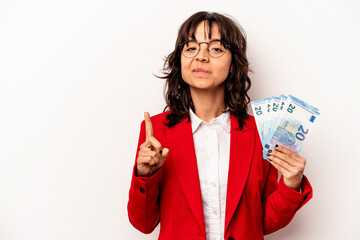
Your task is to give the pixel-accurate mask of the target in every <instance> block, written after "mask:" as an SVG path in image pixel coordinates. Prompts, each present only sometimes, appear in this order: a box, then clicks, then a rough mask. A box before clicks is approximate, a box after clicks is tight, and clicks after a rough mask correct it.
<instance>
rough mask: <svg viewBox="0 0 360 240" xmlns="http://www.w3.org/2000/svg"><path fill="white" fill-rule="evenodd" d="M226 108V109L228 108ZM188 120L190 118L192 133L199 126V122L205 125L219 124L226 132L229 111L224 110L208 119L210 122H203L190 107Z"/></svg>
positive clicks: (228, 131)
mask: <svg viewBox="0 0 360 240" xmlns="http://www.w3.org/2000/svg"><path fill="white" fill-rule="evenodd" d="M228 109H229V108H227V109H226V110H228ZM189 112H190V120H191V127H192V133H194V132H195V131H196V130H197V129H198V128H199V126H200V124H201V123H203V124H207V125H215V124H218V125H220V126H221V127H222V128H223V129H224V130H225V131H226V132H227V133H230V112H224V113H222V114H221V115H220V116H218V117H216V118H213V119H211V120H210V122H209V123H208V122H205V121H204V120H202V119H200V118H199V117H198V116H196V114H195V113H194V112H193V110H192V109H191V108H190V110H189Z"/></svg>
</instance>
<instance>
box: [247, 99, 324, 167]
mask: <svg viewBox="0 0 360 240" xmlns="http://www.w3.org/2000/svg"><path fill="white" fill-rule="evenodd" d="M251 106H252V109H253V112H254V117H255V122H256V125H257V127H258V132H259V135H260V139H261V142H262V145H263V157H264V159H267V160H268V158H267V156H266V154H267V152H268V150H269V149H274V146H275V145H276V144H279V145H282V146H285V147H287V148H289V149H290V150H292V151H294V152H296V153H299V152H300V150H301V149H302V147H303V145H304V142H305V140H306V139H307V137H308V135H309V133H310V131H311V128H312V126H313V124H314V122H315V119H316V118H317V116H318V115H319V114H320V113H319V109H318V108H316V107H314V106H312V105H310V104H307V103H305V102H304V101H302V100H300V99H299V98H296V97H294V96H292V95H289V96H285V95H284V94H282V95H279V96H274V97H271V98H265V99H262V100H258V101H254V102H251Z"/></svg>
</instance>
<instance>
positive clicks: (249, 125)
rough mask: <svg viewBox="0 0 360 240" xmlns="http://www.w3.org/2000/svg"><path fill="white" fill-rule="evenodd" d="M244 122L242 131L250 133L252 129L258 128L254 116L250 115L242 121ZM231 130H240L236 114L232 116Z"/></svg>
mask: <svg viewBox="0 0 360 240" xmlns="http://www.w3.org/2000/svg"><path fill="white" fill-rule="evenodd" d="M241 121H242V122H243V128H242V131H248V130H250V129H253V128H256V123H255V118H254V116H252V115H248V117H247V118H244V119H241ZM231 128H232V129H238V128H239V123H238V120H237V119H236V117H235V115H234V114H231Z"/></svg>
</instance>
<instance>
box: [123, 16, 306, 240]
mask: <svg viewBox="0 0 360 240" xmlns="http://www.w3.org/2000/svg"><path fill="white" fill-rule="evenodd" d="M248 71H249V64H248V61H247V58H246V41H245V37H244V33H243V31H242V30H241V27H240V26H238V25H237V24H236V22H235V21H233V20H231V19H230V18H228V17H226V16H224V15H221V14H218V13H208V12H198V13H195V14H194V15H192V16H191V17H190V18H189V19H187V20H186V21H185V22H184V23H183V24H182V26H181V27H180V29H179V33H178V38H177V41H176V46H175V50H174V51H173V52H172V53H171V54H170V55H169V56H168V57H167V59H166V62H165V65H164V74H165V76H164V77H163V78H165V79H166V87H167V88H166V103H167V107H166V108H165V109H164V112H163V113H161V114H158V115H156V116H153V117H152V118H151V119H150V116H149V114H148V113H147V112H145V114H144V117H145V121H143V122H142V124H141V130H140V137H139V143H138V149H137V155H136V162H135V165H134V169H133V176H132V182H131V187H130V192H129V202H128V214H129V220H130V222H131V223H132V225H133V226H134V227H135V228H137V229H138V230H140V231H141V232H143V233H150V232H152V231H153V230H154V228H155V227H156V226H157V224H158V223H159V222H160V235H159V239H186V240H190V239H229V240H230V239H249V240H250V239H251V240H256V239H264V234H269V233H272V232H274V231H276V230H278V229H280V228H282V227H284V226H286V225H287V224H288V223H289V222H290V220H291V219H292V218H293V216H294V214H295V212H296V211H297V210H298V209H299V208H300V207H301V206H302V205H304V204H305V203H306V202H307V201H308V200H309V199H310V198H311V197H312V188H311V185H310V183H309V182H308V180H307V179H306V177H305V176H304V175H303V171H304V167H305V162H306V161H305V160H304V159H303V158H302V157H301V156H299V155H297V154H296V153H294V152H292V151H290V150H288V149H287V148H285V147H282V146H277V147H276V150H273V151H271V150H270V151H269V153H268V156H269V159H270V161H266V160H264V159H263V158H262V146H261V142H260V139H259V136H258V133H257V130H256V125H255V121H254V118H253V117H252V116H250V115H248V113H247V104H248V103H249V97H248V95H247V91H248V90H249V87H250V79H249V77H248ZM167 109H168V110H169V111H166V110H167ZM277 170H279V171H280V172H281V173H282V177H281V179H280V181H279V183H278V181H277V180H278V176H277V173H278V171H277Z"/></svg>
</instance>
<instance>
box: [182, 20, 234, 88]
mask: <svg viewBox="0 0 360 240" xmlns="http://www.w3.org/2000/svg"><path fill="white" fill-rule="evenodd" d="M204 24H206V25H205V27H204ZM207 24H208V23H207V22H205V21H203V22H201V23H199V24H198V25H197V27H196V29H195V38H196V39H195V40H196V41H197V42H198V43H200V42H210V41H211V40H214V39H221V38H220V31H219V28H218V25H217V24H216V23H213V25H212V28H211V39H209V34H208V26H207ZM207 47H208V45H207V44H200V51H199V53H198V54H197V55H196V56H195V57H193V58H187V57H185V56H183V55H181V75H182V78H183V80H184V81H185V82H186V83H187V84H189V86H190V89H191V90H194V89H198V90H200V89H202V90H216V89H217V88H223V87H224V86H223V84H222V83H223V82H224V81H225V79H226V78H227V76H228V73H229V70H230V65H231V52H230V51H229V50H226V52H225V54H224V55H222V56H221V57H219V58H214V57H211V56H210V55H209V53H208V51H207Z"/></svg>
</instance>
